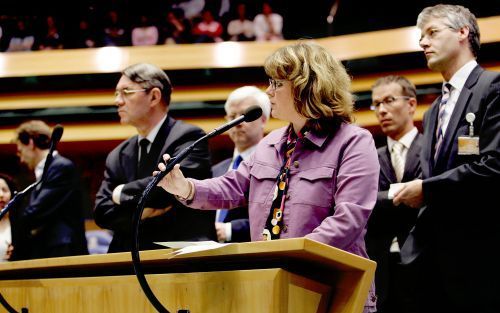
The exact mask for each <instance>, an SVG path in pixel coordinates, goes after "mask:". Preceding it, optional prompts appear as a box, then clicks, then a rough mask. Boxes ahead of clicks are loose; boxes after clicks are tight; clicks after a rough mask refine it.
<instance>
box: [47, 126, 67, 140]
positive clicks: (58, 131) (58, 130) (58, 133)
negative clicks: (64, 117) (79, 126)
mask: <svg viewBox="0 0 500 313" xmlns="http://www.w3.org/2000/svg"><path fill="white" fill-rule="evenodd" d="M63 132H64V127H62V125H59V124H57V125H56V126H54V129H53V130H52V135H51V137H50V141H51V142H52V143H53V144H57V143H58V142H59V140H61V137H62V135H63Z"/></svg>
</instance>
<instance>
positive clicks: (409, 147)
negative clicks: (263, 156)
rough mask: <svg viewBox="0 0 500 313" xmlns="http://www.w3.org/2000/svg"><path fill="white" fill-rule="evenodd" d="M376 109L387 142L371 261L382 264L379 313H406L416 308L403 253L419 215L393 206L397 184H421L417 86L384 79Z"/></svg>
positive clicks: (375, 90) (381, 152)
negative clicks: (401, 265) (415, 119)
mask: <svg viewBox="0 0 500 313" xmlns="http://www.w3.org/2000/svg"><path fill="white" fill-rule="evenodd" d="M372 100H373V102H372V105H371V109H372V110H373V111H374V112H375V115H376V117H377V119H378V121H379V124H380V128H381V129H382V132H383V133H384V134H385V135H386V136H387V145H386V146H383V147H381V148H378V149H377V153H378V159H379V163H380V175H379V191H378V195H377V204H376V205H375V208H374V209H373V212H372V214H371V216H370V219H369V220H368V228H367V233H366V236H365V240H366V249H367V252H368V255H369V256H370V258H371V259H372V260H374V261H376V262H377V271H376V273H375V287H376V293H377V310H378V312H380V313H388V312H394V313H396V312H397V313H403V312H407V309H409V307H411V306H412V303H411V301H412V300H411V299H412V295H411V292H410V291H408V287H409V286H408V284H407V282H406V281H405V277H404V275H405V274H406V273H403V272H402V271H401V270H402V269H401V268H399V266H398V263H399V261H400V259H399V247H400V246H402V245H403V243H404V242H405V240H406V237H407V236H408V233H409V232H410V230H411V228H412V227H413V225H414V224H415V220H416V218H417V211H416V210H414V209H412V208H410V207H408V206H406V205H398V206H396V205H394V204H393V203H392V196H391V195H390V194H391V193H392V192H393V190H391V188H392V189H395V188H397V186H398V184H399V183H401V182H405V181H410V180H413V179H415V178H419V177H420V175H421V169H420V160H419V157H420V149H421V141H422V135H420V134H419V133H418V130H417V128H416V127H415V126H414V124H413V115H414V113H415V109H416V107H417V91H416V88H415V86H414V85H413V84H412V83H411V82H410V81H409V80H408V79H406V78H405V77H402V76H392V75H391V76H385V77H381V78H379V79H378V80H377V81H376V82H375V84H374V85H373V86H372Z"/></svg>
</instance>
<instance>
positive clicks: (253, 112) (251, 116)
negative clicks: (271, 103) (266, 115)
mask: <svg viewBox="0 0 500 313" xmlns="http://www.w3.org/2000/svg"><path fill="white" fill-rule="evenodd" d="M243 115H244V116H245V118H244V121H245V122H247V123H248V122H253V121H255V120H256V119H258V118H259V117H261V116H262V108H261V107H260V106H258V105H253V106H251V107H249V108H248V109H246V111H245V113H243Z"/></svg>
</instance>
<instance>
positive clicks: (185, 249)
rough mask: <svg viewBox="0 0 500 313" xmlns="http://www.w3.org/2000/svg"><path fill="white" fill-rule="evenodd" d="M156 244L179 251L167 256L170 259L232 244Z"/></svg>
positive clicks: (191, 242) (173, 242)
mask: <svg viewBox="0 0 500 313" xmlns="http://www.w3.org/2000/svg"><path fill="white" fill-rule="evenodd" d="M155 243H156V244H158V245H161V246H164V247H168V248H172V249H177V250H175V251H172V252H171V253H169V254H168V255H167V257H168V258H169V259H170V258H173V257H175V256H178V255H182V254H189V253H194V252H199V251H206V250H212V249H218V248H222V247H224V246H227V245H228V244H230V243H219V242H215V241H167V242H155Z"/></svg>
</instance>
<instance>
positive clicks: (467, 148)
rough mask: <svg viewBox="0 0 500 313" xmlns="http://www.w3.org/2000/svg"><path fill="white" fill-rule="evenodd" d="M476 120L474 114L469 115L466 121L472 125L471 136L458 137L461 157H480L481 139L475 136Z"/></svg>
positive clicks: (470, 128)
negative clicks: (474, 123)
mask: <svg viewBox="0 0 500 313" xmlns="http://www.w3.org/2000/svg"><path fill="white" fill-rule="evenodd" d="M475 119H476V115H474V113H467V115H465V120H466V121H467V122H468V123H469V124H470V126H469V136H460V137H458V154H459V155H479V137H477V136H474V125H473V122H474V120H475Z"/></svg>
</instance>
